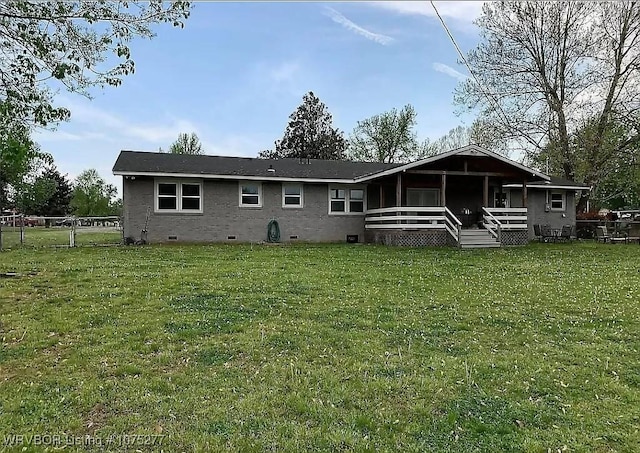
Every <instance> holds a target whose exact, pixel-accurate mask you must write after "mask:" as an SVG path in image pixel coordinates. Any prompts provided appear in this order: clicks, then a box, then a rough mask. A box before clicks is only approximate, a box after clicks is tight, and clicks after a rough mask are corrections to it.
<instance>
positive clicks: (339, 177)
mask: <svg viewBox="0 0 640 453" xmlns="http://www.w3.org/2000/svg"><path fill="white" fill-rule="evenodd" d="M452 156H469V157H483V158H487V157H488V158H491V159H495V160H497V161H500V162H502V163H504V164H506V165H508V166H510V167H513V168H514V169H516V170H517V171H519V172H523V173H527V174H528V175H530V177H535V178H539V179H540V181H538V182H539V183H540V184H543V183H545V184H546V183H547V181H549V179H550V178H549V176H547V175H545V174H543V173H540V172H538V171H537V170H534V169H532V168H529V167H527V166H525V165H523V164H520V163H518V162H516V161H513V160H511V159H508V158H506V157H504V156H501V155H500V154H496V153H494V152H491V151H489V150H486V149H484V148H481V147H479V146H476V145H469V146H464V147H462V148H458V149H454V150H452V151H448V152H446V153H442V154H438V155H436V156H431V157H428V158H426V159H421V160H418V161H415V162H410V163H408V164H385V163H379V162H351V161H344V160H320V159H258V158H254V157H227V156H209V155H189V154H169V153H157V152H155V153H154V152H143V151H126V150H124V151H121V152H120V155H119V156H118V159H117V160H116V163H115V165H114V166H113V174H114V175H122V176H173V177H200V178H216V179H254V180H266V181H269V180H272V181H307V182H343V183H359V182H366V181H371V180H374V179H378V178H382V177H384V176H388V175H393V174H396V173H400V172H404V171H407V170H410V169H412V168H415V167H419V166H423V165H429V164H433V163H435V162H439V161H441V160H444V159H447V158H451V157H452ZM531 184H533V183H531ZM531 184H530V183H528V184H527V187H533V186H532V185H531ZM572 184H573V186H571V187H572V188H573V187H574V186H575V183H572ZM514 187H516V185H514ZM520 187H522V184H520Z"/></svg>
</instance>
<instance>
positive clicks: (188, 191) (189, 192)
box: [182, 184, 200, 197]
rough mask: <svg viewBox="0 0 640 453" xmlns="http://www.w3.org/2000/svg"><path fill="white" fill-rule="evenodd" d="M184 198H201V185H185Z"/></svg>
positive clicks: (183, 189)
mask: <svg viewBox="0 0 640 453" xmlns="http://www.w3.org/2000/svg"><path fill="white" fill-rule="evenodd" d="M182 196H183V197H199V196H200V185H199V184H183V185H182Z"/></svg>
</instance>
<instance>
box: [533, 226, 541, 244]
mask: <svg viewBox="0 0 640 453" xmlns="http://www.w3.org/2000/svg"><path fill="white" fill-rule="evenodd" d="M533 235H534V236H535V238H536V239H537V240H538V241H540V242H542V233H541V232H540V225H539V224H537V223H534V224H533Z"/></svg>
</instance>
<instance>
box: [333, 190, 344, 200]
mask: <svg viewBox="0 0 640 453" xmlns="http://www.w3.org/2000/svg"><path fill="white" fill-rule="evenodd" d="M344 195H345V192H344V190H342V189H333V190H331V198H333V199H341V200H344Z"/></svg>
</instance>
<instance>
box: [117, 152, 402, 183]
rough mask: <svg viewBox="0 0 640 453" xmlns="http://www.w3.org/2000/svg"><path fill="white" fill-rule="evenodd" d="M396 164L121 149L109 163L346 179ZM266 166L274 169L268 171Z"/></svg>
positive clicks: (136, 169)
mask: <svg viewBox="0 0 640 453" xmlns="http://www.w3.org/2000/svg"><path fill="white" fill-rule="evenodd" d="M400 165H401V164H383V163H378V162H350V161H336V160H318V159H309V160H307V159H303V160H300V159H257V158H250V157H226V156H208V155H186V154H168V153H152V152H142V151H121V152H120V155H119V156H118V159H117V160H116V163H115V165H114V166H113V173H114V174H128V175H135V174H182V175H185V174H188V175H202V176H208V175H211V176H214V175H220V176H231V177H233V176H238V177H245V176H253V177H265V178H293V179H328V180H332V179H345V180H346V179H354V178H356V177H358V176H364V175H368V174H371V173H376V172H379V171H383V170H388V169H390V168H394V167H398V166H400ZM269 167H271V168H273V169H274V170H275V171H273V172H272V171H269Z"/></svg>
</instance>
